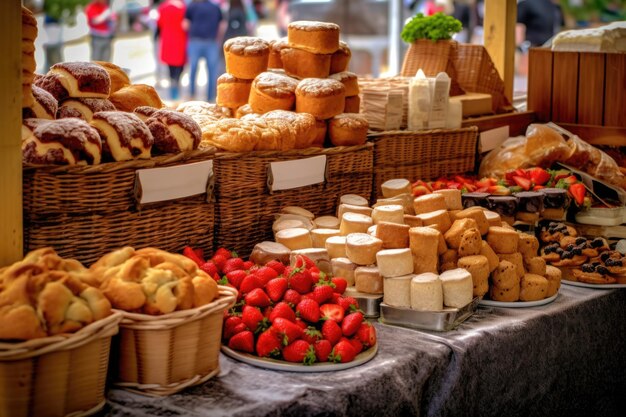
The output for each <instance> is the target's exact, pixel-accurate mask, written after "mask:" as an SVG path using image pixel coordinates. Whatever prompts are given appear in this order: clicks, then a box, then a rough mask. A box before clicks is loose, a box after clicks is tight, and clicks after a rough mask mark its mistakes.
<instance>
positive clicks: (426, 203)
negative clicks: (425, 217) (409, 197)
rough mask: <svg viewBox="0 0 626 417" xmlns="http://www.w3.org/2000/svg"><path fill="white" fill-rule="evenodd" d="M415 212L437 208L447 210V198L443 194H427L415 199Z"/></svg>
mask: <svg viewBox="0 0 626 417" xmlns="http://www.w3.org/2000/svg"><path fill="white" fill-rule="evenodd" d="M413 209H414V210H415V214H422V213H430V212H432V211H436V210H447V205H446V198H445V197H444V196H443V195H441V194H426V195H422V196H419V197H417V198H416V199H415V200H413Z"/></svg>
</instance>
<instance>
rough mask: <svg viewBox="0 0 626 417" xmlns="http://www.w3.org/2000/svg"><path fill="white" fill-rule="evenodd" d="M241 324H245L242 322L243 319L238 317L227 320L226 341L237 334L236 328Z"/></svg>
mask: <svg viewBox="0 0 626 417" xmlns="http://www.w3.org/2000/svg"><path fill="white" fill-rule="evenodd" d="M239 324H243V321H242V320H241V317H238V316H231V317H228V318H227V319H226V320H224V331H223V334H224V339H226V340H228V339H230V338H231V337H233V335H235V334H236V333H235V328H236V327H237V326H238V325H239ZM244 326H245V324H244ZM244 330H245V329H244Z"/></svg>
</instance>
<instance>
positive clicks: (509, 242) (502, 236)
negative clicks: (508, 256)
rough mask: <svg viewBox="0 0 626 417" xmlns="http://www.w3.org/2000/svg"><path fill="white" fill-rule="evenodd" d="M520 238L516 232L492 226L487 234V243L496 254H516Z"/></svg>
mask: <svg viewBox="0 0 626 417" xmlns="http://www.w3.org/2000/svg"><path fill="white" fill-rule="evenodd" d="M518 241H519V237H518V236H517V232H516V231H515V230H511V229H507V228H505V227H497V226H492V227H490V228H489V233H488V234H487V243H489V246H491V248H492V249H493V250H494V252H495V253H498V254H500V253H515V252H517V244H518Z"/></svg>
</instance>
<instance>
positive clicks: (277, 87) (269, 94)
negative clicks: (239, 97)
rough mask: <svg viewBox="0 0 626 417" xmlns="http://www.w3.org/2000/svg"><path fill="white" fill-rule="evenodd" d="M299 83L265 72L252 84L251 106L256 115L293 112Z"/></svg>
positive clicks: (283, 76)
mask: <svg viewBox="0 0 626 417" xmlns="http://www.w3.org/2000/svg"><path fill="white" fill-rule="evenodd" d="M297 86H298V82H297V81H296V80H294V79H293V78H290V77H287V76H285V75H280V74H276V73H274V72H263V73H261V74H259V75H258V76H257V77H256V78H255V79H254V81H253V82H252V87H251V89H250V98H249V104H250V107H251V108H252V110H253V111H254V112H255V113H259V114H263V113H267V112H269V111H272V110H291V109H293V107H294V102H295V100H296V95H295V91H296V87H297Z"/></svg>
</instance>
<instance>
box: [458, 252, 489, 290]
mask: <svg viewBox="0 0 626 417" xmlns="http://www.w3.org/2000/svg"><path fill="white" fill-rule="evenodd" d="M457 266H458V267H459V268H463V269H466V270H467V271H468V272H469V273H470V274H472V282H473V295H474V296H475V297H482V296H483V295H485V294H486V293H487V291H489V261H488V260H487V258H485V257H484V256H482V255H474V256H465V257H463V258H459V260H458V262H457Z"/></svg>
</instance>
